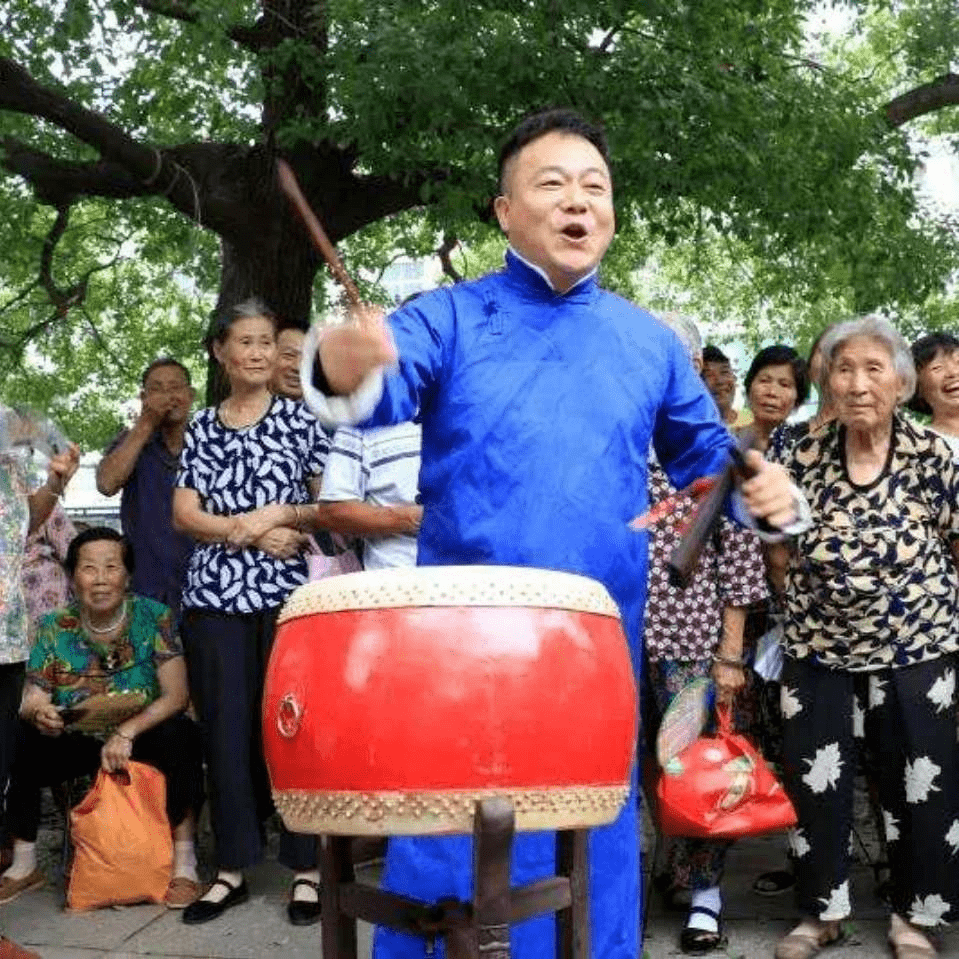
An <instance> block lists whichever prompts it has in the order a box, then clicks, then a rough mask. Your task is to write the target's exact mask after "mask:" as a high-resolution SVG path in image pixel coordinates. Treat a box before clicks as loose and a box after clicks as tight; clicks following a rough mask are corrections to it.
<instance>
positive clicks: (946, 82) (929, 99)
mask: <svg viewBox="0 0 959 959" xmlns="http://www.w3.org/2000/svg"><path fill="white" fill-rule="evenodd" d="M957 105H959V74H956V73H944V74H943V75H942V76H940V77H936V79H935V80H932V81H930V82H929V83H924V84H922V86H918V87H914V88H913V89H912V90H907V91H906V92H905V93H903V94H901V95H900V96H898V97H896V98H895V99H893V100H890V101H889V103H887V104H886V106H885V108H884V111H883V112H884V113H885V116H886V120H887V121H888V123H889V125H890V126H891V127H892V128H893V129H897V128H898V127H901V126H902V125H903V124H905V123H908V122H909V121H910V120H915V119H916V117H921V116H924V115H925V114H927V113H933V112H934V111H936V110H941V109H942V108H943V107H947V106H957Z"/></svg>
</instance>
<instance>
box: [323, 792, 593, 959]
mask: <svg viewBox="0 0 959 959" xmlns="http://www.w3.org/2000/svg"><path fill="white" fill-rule="evenodd" d="M515 828H516V821H515V815H514V812H513V806H512V804H511V803H510V802H508V801H507V800H505V799H484V800H482V801H481V802H479V803H477V805H476V814H475V818H474V821H473V850H474V852H473V901H472V902H471V903H470V902H460V901H458V900H444V901H442V902H439V903H436V904H434V905H427V904H426V903H421V902H418V901H416V900H414V899H409V898H407V897H405V896H400V895H397V894H396V893H390V892H386V891H385V890H380V889H376V888H375V887H371V886H368V885H366V884H358V883H356V882H355V881H354V875H353V862H352V857H351V852H350V846H351V842H350V837H348V836H328V835H324V836H321V837H320V844H321V846H320V853H321V855H320V868H321V871H322V892H321V899H322V903H323V913H322V933H323V953H322V955H323V959H356V957H357V952H356V922H357V920H358V919H362V920H365V921H366V922H371V923H374V924H380V925H385V926H389V927H390V928H393V929H399V930H402V931H403V932H406V933H408V934H412V935H420V936H423V937H425V938H426V939H427V940H428V941H431V940H434V939H436V938H439V937H440V936H442V937H445V943H446V955H447V957H448V959H510V936H509V932H510V926H511V924H513V923H517V922H522V921H523V920H524V919H528V918H530V917H532V916H535V915H540V914H542V913H544V912H545V913H549V912H554V913H555V914H556V957H557V959H589V948H590V947H589V888H588V885H589V881H588V869H587V858H588V857H587V839H588V833H587V831H586V830H585V829H578V830H567V831H564V832H558V833H557V834H556V876H554V877H551V878H546V879H541V880H539V881H538V882H533V883H530V884H528V885H525V886H520V887H517V888H515V889H514V888H513V887H512V886H511V884H510V861H511V858H512V848H513V835H514V832H515Z"/></svg>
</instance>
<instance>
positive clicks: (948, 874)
mask: <svg viewBox="0 0 959 959" xmlns="http://www.w3.org/2000/svg"><path fill="white" fill-rule="evenodd" d="M666 320H667V322H669V323H670V325H672V326H673V327H674V328H675V329H676V331H677V333H678V334H679V336H680V338H681V339H682V340H683V342H684V343H685V344H686V346H687V349H688V350H689V353H690V356H691V358H692V360H693V362H694V363H695V364H697V366H698V367H699V368H700V369H701V370H702V375H703V378H704V381H705V382H706V384H707V386H708V388H709V390H710V392H711V393H712V395H713V397H714V398H715V400H716V403H717V406H718V407H719V410H720V412H721V414H722V416H723V419H724V420H725V421H726V423H727V424H728V425H729V426H730V428H731V429H733V430H735V431H738V432H742V431H744V430H749V431H751V436H750V438H749V441H750V442H751V443H752V444H754V445H758V446H759V447H760V448H762V449H764V450H765V452H766V455H767V457H768V458H770V459H772V460H774V461H777V462H780V463H782V464H784V465H785V466H786V467H787V468H788V470H789V472H790V475H791V477H792V479H793V481H794V482H795V484H796V485H797V486H798V488H799V489H800V491H801V492H802V493H803V494H804V496H805V498H806V501H807V504H808V507H809V509H810V513H811V524H810V526H809V529H808V530H807V531H805V532H803V533H801V534H800V535H799V536H797V537H795V538H793V539H792V540H790V541H788V542H786V543H780V544H776V545H768V544H767V545H765V546H764V547H763V548H762V549H760V547H759V544H758V542H757V541H756V539H755V536H754V534H753V533H751V532H750V531H747V530H744V529H742V528H737V527H735V526H733V525H732V524H730V523H729V522H728V521H726V520H724V521H722V524H721V525H720V527H719V529H718V530H717V533H716V534H715V535H714V537H713V540H712V542H711V543H710V544H709V546H708V547H707V549H706V550H705V552H704V555H703V557H702V559H701V561H700V563H699V566H698V567H697V571H696V574H695V577H694V581H693V583H692V584H691V585H690V587H689V588H688V589H686V590H685V591H679V590H676V589H674V588H673V587H672V586H671V585H670V584H669V580H668V576H667V570H666V562H667V560H668V558H669V555H670V551H671V549H672V547H673V546H674V545H675V543H676V540H677V537H678V535H679V531H680V530H681V529H682V525H683V521H684V519H685V518H686V517H687V516H688V514H689V513H690V511H691V510H692V509H693V508H694V505H695V504H694V502H693V499H692V498H691V497H690V496H685V497H680V498H679V500H678V501H677V503H676V506H675V508H674V509H673V510H671V511H670V512H669V513H668V514H667V517H666V519H665V520H664V521H663V522H661V523H660V524H659V526H658V528H657V529H655V530H654V532H653V536H652V546H651V562H650V568H651V574H650V589H649V604H648V607H647V623H646V633H645V639H646V642H645V652H646V659H647V667H646V675H645V681H646V689H647V696H646V697H645V700H644V707H645V715H646V718H647V736H650V737H651V736H654V735H655V732H656V727H657V723H658V721H659V719H660V718H661V717H662V715H663V713H664V712H665V710H666V709H668V707H669V705H670V703H671V702H672V700H673V699H674V698H675V697H676V696H677V694H678V693H679V692H680V691H681V690H682V689H683V688H684V687H685V686H686V685H687V684H688V683H690V682H691V681H692V680H694V679H696V678H699V677H704V676H709V677H711V678H712V681H713V684H714V686H715V691H716V698H717V701H718V702H719V703H721V704H722V703H725V704H729V705H732V706H733V709H734V715H735V720H736V724H737V725H738V726H739V728H740V729H742V730H743V731H745V732H747V733H748V734H750V735H751V736H752V737H753V738H754V739H755V740H756V741H757V742H758V743H760V744H761V745H762V747H763V749H764V751H765V753H766V756H767V758H768V759H770V760H771V761H773V762H774V763H775V764H776V765H777V767H778V768H779V769H780V770H781V774H782V778H783V783H784V786H785V788H786V790H787V792H788V794H789V796H790V798H791V799H792V801H793V804H794V806H795V808H796V812H797V815H798V820H799V821H798V825H797V827H796V828H795V829H792V830H790V834H789V858H788V865H787V867H786V868H784V869H781V870H776V871H774V872H772V873H767V874H764V875H762V876H759V877H757V879H756V883H755V886H754V888H755V890H756V891H757V892H760V893H765V894H775V893H778V892H782V891H785V890H786V889H790V888H793V887H795V895H796V899H797V904H798V906H799V909H800V911H801V913H802V915H803V919H802V921H801V922H800V923H799V925H797V926H796V927H795V928H794V929H793V930H792V931H791V932H790V933H789V934H788V935H786V936H785V937H784V938H783V939H782V940H780V942H779V943H778V945H777V947H776V951H775V954H776V957H777V959H808V957H811V956H813V955H815V954H816V953H818V952H819V951H820V950H821V949H822V948H823V947H825V946H828V945H832V944H834V943H837V942H840V941H842V939H843V938H844V936H845V929H844V926H843V924H842V920H844V919H846V918H847V917H848V916H849V915H850V913H851V908H852V907H851V903H850V890H849V872H850V861H851V857H852V849H853V844H854V833H853V783H854V778H855V776H856V775H857V773H858V772H863V773H864V774H865V776H866V781H867V783H868V787H869V794H870V796H871V799H872V806H873V811H874V814H875V816H876V825H877V829H878V833H879V835H880V841H881V848H882V850H883V853H884V858H885V861H886V866H887V874H888V878H887V879H886V881H885V882H884V883H883V888H882V890H881V892H882V894H883V895H884V897H885V898H886V899H887V901H888V903H889V904H890V906H891V910H892V917H891V923H890V929H889V939H890V943H891V945H892V947H893V949H894V951H895V953H896V955H897V957H898V959H928V957H931V956H933V955H935V942H934V940H933V939H932V938H931V934H933V933H934V930H935V927H937V926H940V925H941V924H944V923H946V922H948V921H949V920H951V919H953V918H954V917H955V911H956V908H957V905H959V903H957V897H959V885H957V878H959V869H957V866H959V751H957V738H956V700H955V666H956V663H955V654H956V650H957V647H959V633H957V629H956V623H957V621H959V620H957V616H959V575H957V562H959V472H957V466H956V456H957V452H959V339H957V338H955V337H953V336H952V335H950V334H946V333H936V334H932V335H929V336H925V337H922V338H921V339H919V340H917V341H916V342H915V343H914V344H912V346H911V347H910V346H909V345H908V344H907V343H906V342H905V340H904V339H903V337H902V336H901V335H900V334H899V333H898V332H897V331H896V329H895V328H894V327H893V326H892V325H891V324H890V323H888V322H887V321H885V320H884V319H881V318H877V317H866V318H863V319H857V320H851V321H848V322H844V323H839V324H836V325H834V326H832V327H830V328H828V329H827V330H825V331H824V332H823V334H822V335H821V336H820V337H819V338H818V339H817V340H816V342H815V343H814V344H813V347H812V349H811V351H810V355H809V357H808V361H804V360H803V359H802V358H801V357H800V356H799V355H798V354H797V353H796V351H795V350H793V349H792V348H791V347H788V346H781V345H780V346H771V347H767V348H765V349H763V350H761V351H760V352H759V353H758V354H757V355H756V356H755V358H754V359H753V361H752V363H751V365H750V367H749V370H748V372H747V373H746V376H745V380H744V384H743V385H744V387H745V396H746V403H745V407H744V408H743V409H739V410H737V409H735V408H734V397H735V394H736V381H735V376H734V373H733V370H732V367H731V364H730V363H729V360H728V358H727V357H726V356H725V355H724V354H723V353H722V352H721V351H720V350H719V349H717V348H716V347H712V346H707V347H706V348H705V349H703V347H702V345H701V343H700V341H699V339H698V333H697V331H696V329H695V327H694V326H693V325H692V324H690V323H689V322H688V321H687V320H685V319H684V318H682V317H667V318H666ZM810 382H812V383H813V384H814V385H815V386H816V388H817V391H818V401H819V402H818V409H817V410H816V412H815V413H814V414H813V415H812V416H811V417H810V418H808V419H806V420H804V421H801V422H794V421H789V418H790V416H791V415H792V414H793V413H794V411H795V410H796V408H797V407H798V406H800V405H802V403H803V402H804V401H805V399H806V397H807V394H808V391H809V386H810ZM917 414H918V415H917ZM651 477H652V480H651V498H652V499H653V501H654V502H655V501H657V500H658V501H662V500H665V499H666V498H667V497H670V496H673V495H674V494H675V491H674V490H672V488H671V487H670V486H669V484H668V481H667V480H666V478H665V476H664V475H663V474H662V472H661V471H659V470H657V469H656V467H655V464H653V467H652V471H651ZM770 647H773V648H774V649H775V651H776V652H777V655H775V656H770ZM770 663H773V664H775V665H773V666H770ZM728 846H729V843H728V841H711V840H700V839H696V840H694V839H676V840H672V841H671V842H670V843H669V847H668V851H667V855H666V856H665V859H664V862H663V866H662V868H661V871H660V872H659V874H658V875H657V876H656V877H655V879H654V881H655V885H656V888H657V889H658V890H659V892H660V894H661V895H662V896H663V897H664V899H665V900H666V902H667V904H668V905H671V906H672V907H674V908H676V909H680V910H685V912H686V922H685V925H684V928H683V930H682V934H681V938H680V946H681V948H682V950H683V952H685V953H688V954H694V955H695V954H703V953H706V952H709V951H710V950H712V949H715V948H717V947H718V946H720V944H721V943H722V942H723V935H722V895H721V888H720V883H721V878H722V872H723V864H724V860H725V855H726V852H727V849H728Z"/></svg>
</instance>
